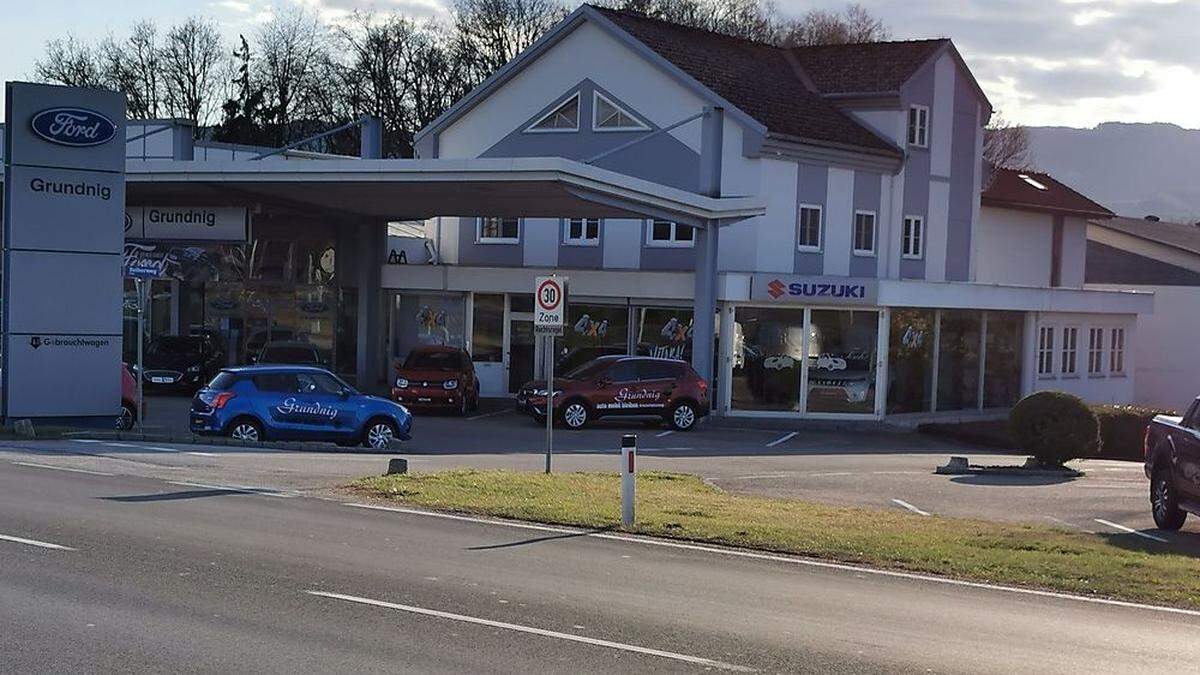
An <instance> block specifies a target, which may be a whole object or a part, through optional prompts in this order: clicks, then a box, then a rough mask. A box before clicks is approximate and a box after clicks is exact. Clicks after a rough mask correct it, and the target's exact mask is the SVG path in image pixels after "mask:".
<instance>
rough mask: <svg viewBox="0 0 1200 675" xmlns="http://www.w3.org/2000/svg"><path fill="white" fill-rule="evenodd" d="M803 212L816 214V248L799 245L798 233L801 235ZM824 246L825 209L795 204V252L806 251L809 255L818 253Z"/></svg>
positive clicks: (808, 245)
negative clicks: (814, 212)
mask: <svg viewBox="0 0 1200 675" xmlns="http://www.w3.org/2000/svg"><path fill="white" fill-rule="evenodd" d="M805 210H809V211H816V212H817V244H816V246H813V245H811V244H802V243H800V233H801V229H800V227H801V225H802V224H803V223H802V222H801V218H802V217H803V215H804V211H805ZM824 244H825V208H824V207H823V206H821V205H820V204H797V205H796V250H797V251H807V252H809V253H820V252H821V250H822V248H823V246H824Z"/></svg>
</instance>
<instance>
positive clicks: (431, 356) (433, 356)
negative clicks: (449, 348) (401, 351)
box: [404, 351, 463, 370]
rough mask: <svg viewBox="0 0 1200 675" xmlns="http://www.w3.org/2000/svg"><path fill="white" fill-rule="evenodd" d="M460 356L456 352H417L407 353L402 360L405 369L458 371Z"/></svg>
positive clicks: (460, 362)
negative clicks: (405, 357) (406, 356)
mask: <svg viewBox="0 0 1200 675" xmlns="http://www.w3.org/2000/svg"><path fill="white" fill-rule="evenodd" d="M462 362H463V360H462V354H459V353H458V352H418V351H412V352H409V353H408V358H407V359H405V360H404V367H405V368H414V369H416V368H422V369H430V370H459V369H461V368H462Z"/></svg>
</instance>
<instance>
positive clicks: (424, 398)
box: [417, 396, 433, 403]
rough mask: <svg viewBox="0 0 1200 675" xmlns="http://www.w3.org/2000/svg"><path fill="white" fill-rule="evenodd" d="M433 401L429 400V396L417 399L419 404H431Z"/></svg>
mask: <svg viewBox="0 0 1200 675" xmlns="http://www.w3.org/2000/svg"><path fill="white" fill-rule="evenodd" d="M431 401H433V399H431V398H429V397H428V396H425V397H422V398H418V399H417V403H429V402H431Z"/></svg>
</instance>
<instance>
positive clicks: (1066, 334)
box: [1059, 326, 1079, 375]
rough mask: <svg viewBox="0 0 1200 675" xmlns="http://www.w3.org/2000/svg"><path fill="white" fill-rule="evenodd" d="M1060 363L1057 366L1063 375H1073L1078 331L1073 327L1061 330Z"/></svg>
mask: <svg viewBox="0 0 1200 675" xmlns="http://www.w3.org/2000/svg"><path fill="white" fill-rule="evenodd" d="M1062 334H1063V336H1062V361H1061V362H1060V363H1059V366H1060V367H1061V369H1062V374H1063V375H1074V374H1075V372H1076V371H1075V357H1076V355H1077V354H1078V347H1079V344H1078V342H1079V329H1078V328H1076V327H1075V326H1064V327H1063V330H1062Z"/></svg>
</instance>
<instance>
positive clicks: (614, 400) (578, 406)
mask: <svg viewBox="0 0 1200 675" xmlns="http://www.w3.org/2000/svg"><path fill="white" fill-rule="evenodd" d="M547 396H551V397H552V400H553V402H554V414H555V417H556V421H558V422H559V423H561V424H563V425H565V426H566V427H567V428H569V429H582V428H583V427H584V426H586V425H587V424H588V422H590V421H592V420H593V419H595V418H598V417H608V416H623V417H656V418H661V419H663V420H664V421H666V422H667V423H668V424H670V425H671V426H672V427H673V428H674V429H676V430H678V431H688V430H690V429H692V428H693V427H695V426H696V423H697V422H698V421H700V418H701V417H704V416H705V415H707V414H708V410H709V402H708V383H707V382H705V381H704V379H703V378H701V377H700V376H699V375H698V374H697V373H696V371H695V370H692V367H691V366H690V365H689V364H688V363H686V362H684V361H675V360H671V359H655V358H650V357H646V356H602V357H600V358H598V359H595V360H592V361H589V362H587V363H585V364H583V365H581V366H579V367H578V368H576V369H574V370H572V371H569V372H568V373H566V374H565V375H563V376H562V377H560V378H555V380H554V387H553V389H552V391H547V388H546V383H545V381H534V382H530V383H529V384H526V385H525V386H524V387H522V388H521V391H520V392H518V394H517V406H518V408H520V409H521V410H524V411H525V412H527V413H529V414H530V415H532V416H533V418H534V419H535V420H538V421H540V422H542V423H544V422H545V420H546V417H545V410H546V397H547Z"/></svg>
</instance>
